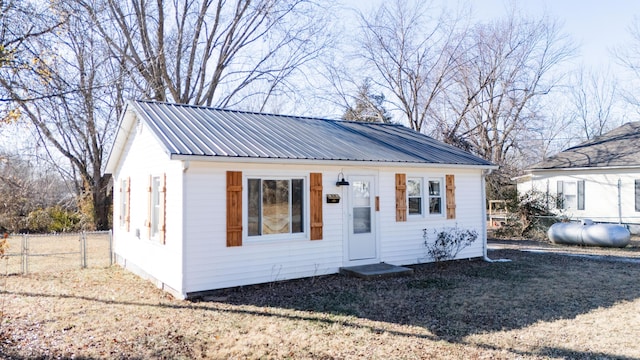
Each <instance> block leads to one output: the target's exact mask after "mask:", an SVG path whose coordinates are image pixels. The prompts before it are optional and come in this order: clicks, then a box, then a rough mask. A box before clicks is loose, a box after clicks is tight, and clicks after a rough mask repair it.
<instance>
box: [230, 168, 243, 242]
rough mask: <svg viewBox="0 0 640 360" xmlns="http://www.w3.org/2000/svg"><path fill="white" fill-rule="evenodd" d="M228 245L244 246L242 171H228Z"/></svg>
mask: <svg viewBox="0 0 640 360" xmlns="http://www.w3.org/2000/svg"><path fill="white" fill-rule="evenodd" d="M227 246H242V171H227Z"/></svg>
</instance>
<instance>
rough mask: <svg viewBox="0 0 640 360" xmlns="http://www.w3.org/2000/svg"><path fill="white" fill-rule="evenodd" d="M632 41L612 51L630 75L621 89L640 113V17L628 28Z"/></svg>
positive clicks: (625, 97)
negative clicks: (639, 90) (639, 92)
mask: <svg viewBox="0 0 640 360" xmlns="http://www.w3.org/2000/svg"><path fill="white" fill-rule="evenodd" d="M628 32H629V35H630V36H631V41H629V42H628V43H625V44H624V45H622V46H619V47H616V48H614V49H613V50H612V53H613V56H614V57H615V59H616V60H617V61H618V63H619V64H621V65H622V66H624V67H625V68H626V69H627V70H628V71H629V73H630V76H629V77H628V78H626V79H625V82H626V83H627V84H628V86H626V87H625V88H623V89H620V92H621V95H622V97H623V98H624V100H625V101H627V102H628V103H629V104H630V105H632V106H634V107H635V108H636V111H637V112H640V96H639V95H638V91H637V89H638V84H639V82H640V17H637V16H636V17H635V18H634V19H633V22H632V23H631V25H630V26H629V28H628Z"/></svg>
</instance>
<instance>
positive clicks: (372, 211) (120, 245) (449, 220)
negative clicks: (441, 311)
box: [107, 101, 496, 298]
mask: <svg viewBox="0 0 640 360" xmlns="http://www.w3.org/2000/svg"><path fill="white" fill-rule="evenodd" d="M494 168H496V167H495V166H494V165H492V164H491V163H489V162H487V161H485V160H483V159H480V158H478V157H475V156H473V155H470V154H469V153H466V152H464V151H462V150H460V149H457V148H454V147H451V146H448V145H445V144H443V143H441V142H438V141H436V140H433V139H432V138H430V137H428V136H425V135H422V134H419V133H417V132H415V131H412V130H410V129H408V128H406V127H404V126H401V125H390V124H374V123H360V122H348V121H338V120H324V119H314V118H304V117H293V116H281V115H271V114H259V113H250V112H240V111H229V110H219V109H213V108H206V107H197V106H189V105H176V104H168V103H156V102H144V101H137V102H130V103H129V104H128V105H127V107H126V109H125V112H124V114H123V115H122V118H121V121H120V125H119V129H118V132H117V135H116V139H115V143H114V146H113V150H112V152H111V154H110V157H109V160H108V163H107V172H108V173H111V174H113V179H114V214H113V222H114V224H113V235H114V252H115V254H116V258H117V261H118V263H119V264H121V265H122V266H124V267H125V268H127V269H130V270H131V271H133V272H135V273H137V274H139V275H141V276H143V277H145V278H148V279H151V280H152V281H154V282H155V283H156V285H157V286H159V287H161V288H163V289H166V290H167V291H169V292H171V293H172V294H174V295H175V296H177V297H180V298H185V297H190V296H195V295H196V294H198V293H201V292H204V291H207V290H212V289H219V288H225V287H234V286H241V285H249V284H257V283H265V282H271V281H277V280H284V279H293V278H302V277H310V276H316V275H323V274H331V273H336V272H338V271H339V270H340V268H341V267H345V266H355V265H364V264H372V263H379V262H386V263H389V264H393V265H407V264H415V263H419V262H423V261H425V258H426V249H425V247H424V244H423V243H424V241H423V238H422V234H423V232H422V229H424V228H428V229H441V228H444V227H454V226H456V225H457V226H458V227H460V228H464V229H474V230H476V231H478V233H479V234H480V238H479V240H478V241H476V243H474V244H473V245H472V246H470V247H468V248H466V249H464V250H463V251H462V252H461V253H460V254H459V256H458V258H471V257H482V256H484V254H485V251H486V232H485V226H486V223H485V220H486V212H485V198H484V174H485V173H486V171H487V170H490V169H494ZM347 183H348V185H347Z"/></svg>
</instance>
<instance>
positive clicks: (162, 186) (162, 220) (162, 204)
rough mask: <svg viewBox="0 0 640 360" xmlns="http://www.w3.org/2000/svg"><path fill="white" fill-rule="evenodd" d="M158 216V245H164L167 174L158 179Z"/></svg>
mask: <svg viewBox="0 0 640 360" xmlns="http://www.w3.org/2000/svg"><path fill="white" fill-rule="evenodd" d="M158 196H159V197H160V199H159V200H160V214H158V229H159V230H160V243H161V244H166V230H167V228H166V223H167V174H163V175H162V177H161V178H160V191H159V194H158Z"/></svg>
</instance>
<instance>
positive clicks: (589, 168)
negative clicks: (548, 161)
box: [529, 165, 640, 175]
mask: <svg viewBox="0 0 640 360" xmlns="http://www.w3.org/2000/svg"><path fill="white" fill-rule="evenodd" d="M593 170H597V171H602V170H640V165H634V166H597V167H575V168H553V169H531V170H529V171H530V172H531V175H535V173H551V172H569V171H593Z"/></svg>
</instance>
